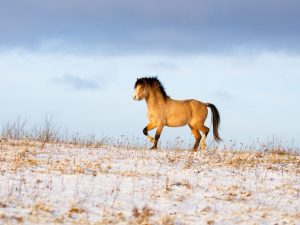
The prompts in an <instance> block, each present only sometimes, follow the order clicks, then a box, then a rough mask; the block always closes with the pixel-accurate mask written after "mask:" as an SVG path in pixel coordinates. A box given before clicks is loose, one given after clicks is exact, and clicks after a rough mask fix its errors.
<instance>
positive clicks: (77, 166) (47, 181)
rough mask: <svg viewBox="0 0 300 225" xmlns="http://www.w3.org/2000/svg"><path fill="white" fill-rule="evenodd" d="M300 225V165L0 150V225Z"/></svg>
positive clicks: (129, 152) (231, 156)
mask: <svg viewBox="0 0 300 225" xmlns="http://www.w3.org/2000/svg"><path fill="white" fill-rule="evenodd" d="M17 223H24V224H53V223H61V224H165V225H167V224H276V223H277V224H300V156H299V155H295V154H287V153H284V152H278V153H259V152H246V151H243V152H237V151H228V150H226V151H225V150H221V149H218V150H216V149H208V150H206V151H199V152H197V153H193V152H191V151H187V150H171V149H168V150H166V149H160V150H155V151H154V150H147V149H139V148H132V149H128V148H117V147H110V146H102V147H98V148H93V147H80V146H71V145H63V144H45V145H44V144H42V143H34V142H30V141H7V140H6V141H5V140H2V141H1V143H0V224H17Z"/></svg>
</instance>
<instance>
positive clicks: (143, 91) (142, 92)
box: [133, 78, 148, 101]
mask: <svg viewBox="0 0 300 225" xmlns="http://www.w3.org/2000/svg"><path fill="white" fill-rule="evenodd" d="M147 95H148V88H147V82H146V81H145V79H144V78H138V79H137V81H136V82H135V85H134V92H133V99H134V100H136V101H140V100H143V99H144V98H146V97H147Z"/></svg>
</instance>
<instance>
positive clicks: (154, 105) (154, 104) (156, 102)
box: [146, 91, 165, 111]
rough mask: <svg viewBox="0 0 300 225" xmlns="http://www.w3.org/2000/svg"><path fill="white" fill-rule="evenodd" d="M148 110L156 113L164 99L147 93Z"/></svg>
mask: <svg viewBox="0 0 300 225" xmlns="http://www.w3.org/2000/svg"><path fill="white" fill-rule="evenodd" d="M146 102H147V106H148V110H151V111H156V110H158V111H159V110H161V107H162V106H164V104H165V99H164V97H163V96H162V95H161V94H158V93H155V92H153V91H151V92H149V95H148V96H147V98H146Z"/></svg>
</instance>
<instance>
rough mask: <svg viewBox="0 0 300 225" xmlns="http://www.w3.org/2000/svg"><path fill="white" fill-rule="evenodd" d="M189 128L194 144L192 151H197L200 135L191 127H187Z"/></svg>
mask: <svg viewBox="0 0 300 225" xmlns="http://www.w3.org/2000/svg"><path fill="white" fill-rule="evenodd" d="M189 127H190V128H191V130H192V134H193V135H194V137H195V144H194V147H193V151H197V149H198V147H199V143H200V139H201V134H200V132H199V130H197V129H196V128H194V127H192V126H191V125H189Z"/></svg>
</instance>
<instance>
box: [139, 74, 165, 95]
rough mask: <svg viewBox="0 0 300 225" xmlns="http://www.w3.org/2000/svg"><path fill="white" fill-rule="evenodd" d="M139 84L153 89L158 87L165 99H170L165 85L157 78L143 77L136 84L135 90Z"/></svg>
mask: <svg viewBox="0 0 300 225" xmlns="http://www.w3.org/2000/svg"><path fill="white" fill-rule="evenodd" d="M139 84H141V85H149V86H150V87H151V88H155V87H157V88H158V89H159V91H160V93H161V94H162V96H163V97H164V99H166V98H168V97H169V96H168V95H167V93H166V91H165V88H164V86H163V84H162V83H161V82H160V81H159V80H158V78H157V77H142V78H138V79H137V81H136V82H135V85H134V88H136V87H137V86H138V85H139Z"/></svg>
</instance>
